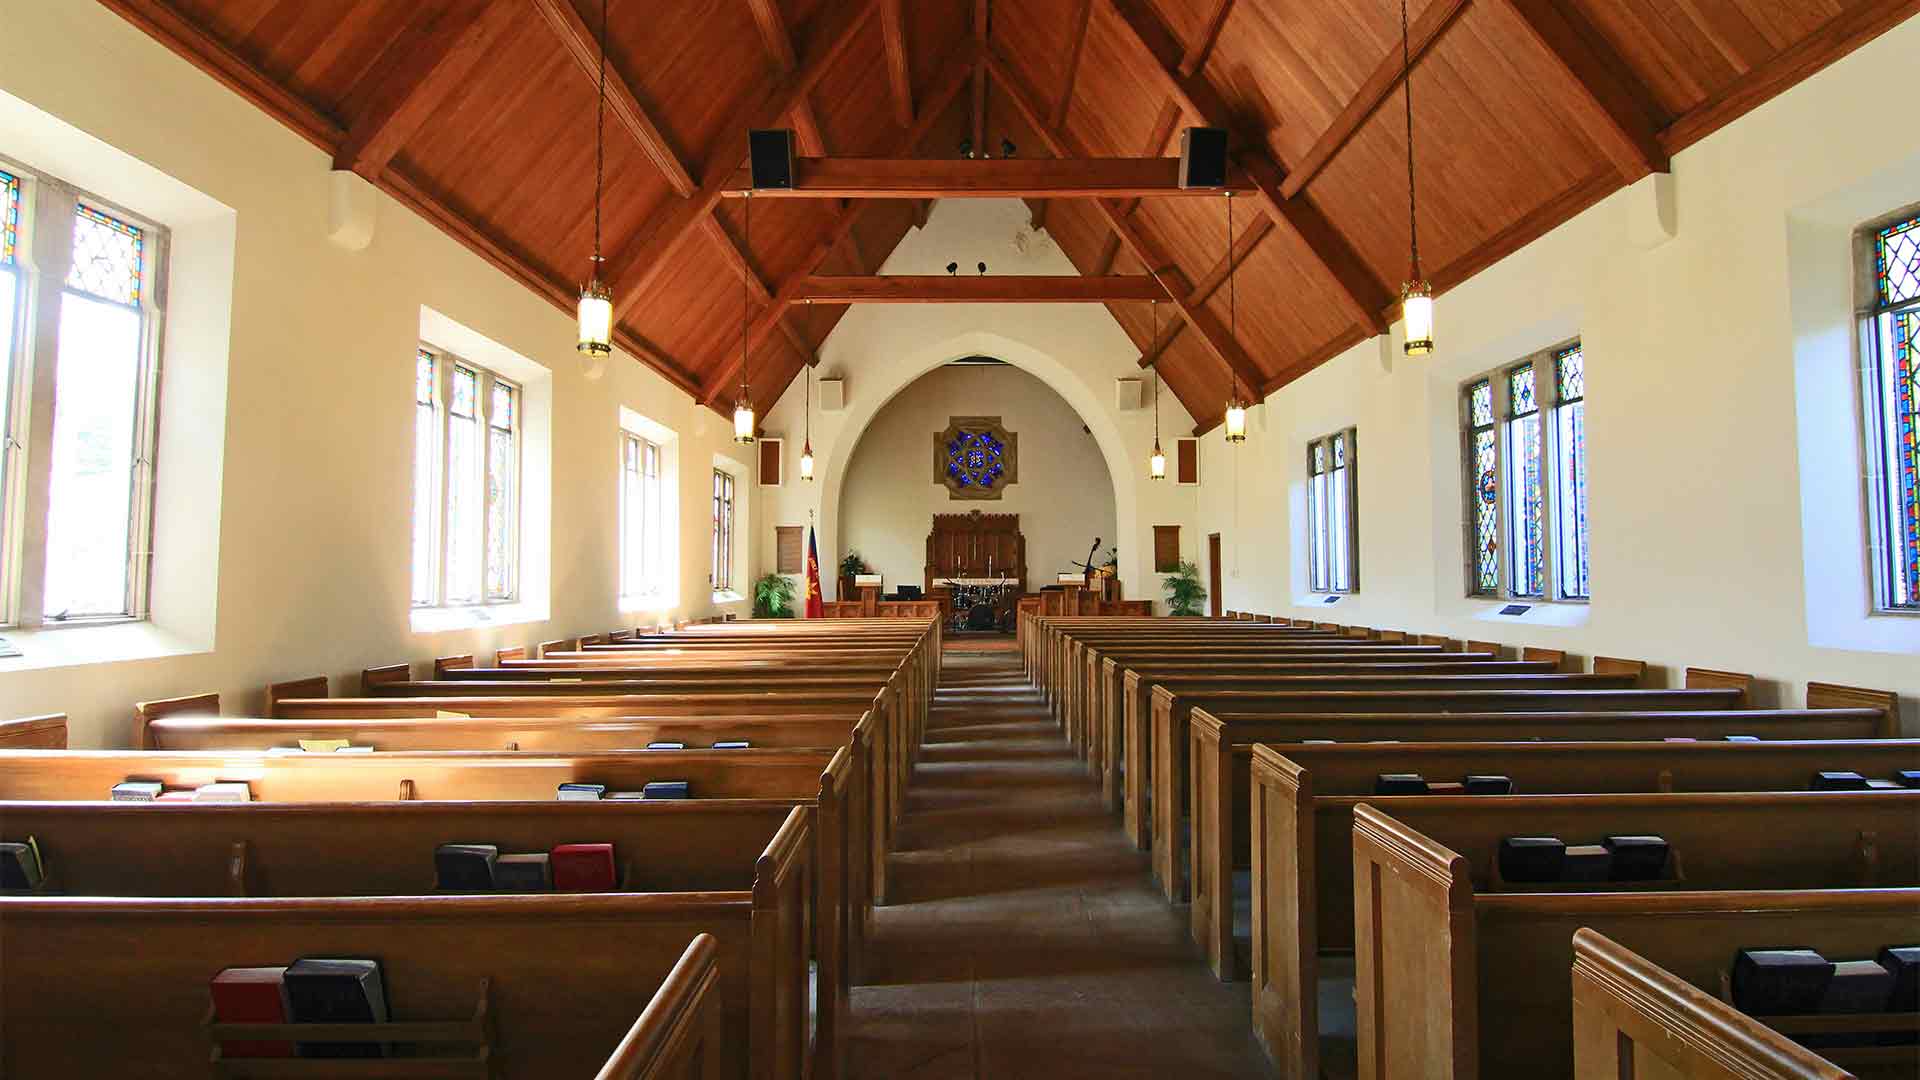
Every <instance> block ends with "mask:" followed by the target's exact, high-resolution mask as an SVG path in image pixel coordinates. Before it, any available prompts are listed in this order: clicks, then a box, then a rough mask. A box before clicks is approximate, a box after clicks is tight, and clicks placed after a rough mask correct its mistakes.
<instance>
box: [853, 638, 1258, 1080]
mask: <svg viewBox="0 0 1920 1080" xmlns="http://www.w3.org/2000/svg"><path fill="white" fill-rule="evenodd" d="M909 792H910V794H909V798H908V802H907V814H906V820H905V822H904V823H903V825H902V827H901V829H900V831H899V834H898V844H897V847H896V850H895V851H894V853H893V855H892V857H891V859H890V866H891V869H892V876H891V878H890V883H891V888H892V891H893V894H894V895H893V903H892V904H891V905H890V906H888V907H884V908H881V909H879V910H878V912H877V913H876V929H875V934H874V938H873V942H872V958H873V959H872V963H871V966H870V970H869V971H867V972H866V979H865V980H864V985H861V986H857V987H855V988H854V990H853V1022H852V1027H851V1035H852V1039H851V1054H850V1065H851V1069H850V1072H851V1075H852V1076H854V1077H858V1078H862V1080H882V1078H886V1080H907V1078H913V1080H936V1078H948V1077H977V1078H993V1080H1003V1078H1021V1077H1034V1078H1037V1080H1068V1078H1072V1077H1096V1076H1097V1077H1182V1078H1190V1077H1230V1076H1231V1077H1262V1076H1270V1075H1272V1069H1271V1068H1270V1067H1269V1066H1268V1065H1267V1063H1266V1059H1265V1056H1264V1055H1263V1054H1262V1053H1261V1051H1260V1048H1259V1046H1258V1044H1256V1043H1255V1042H1254V1039H1253V1034H1252V1020H1251V1013H1250V1006H1249V999H1248V984H1247V983H1245V982H1240V983H1233V984H1223V983H1220V982H1217V981H1215V980H1214V978H1213V976H1212V975H1211V974H1210V973H1209V972H1208V971H1207V970H1206V967H1205V965H1204V964H1203V963H1202V962H1201V961H1200V959H1199V957H1198V955H1197V952H1196V950H1195V947H1194V946H1193V944H1192V942H1191V939H1190V937H1189V935H1188V932H1187V926H1186V912H1185V909H1184V908H1182V909H1179V910H1175V909H1172V908H1169V907H1168V906H1167V904H1166V902H1165V901H1164V900H1162V899H1161V897H1160V895H1159V893H1158V892H1156V891H1155V890H1154V889H1153V887H1152V884H1151V881H1150V878H1149V871H1148V866H1147V856H1146V855H1145V854H1144V853H1139V852H1134V851H1132V850H1130V849H1129V848H1128V846H1127V844H1126V842H1125V840H1124V838H1123V837H1122V835H1121V832H1120V829H1119V827H1118V825H1117V824H1116V823H1115V822H1114V821H1113V820H1112V819H1111V818H1110V817H1109V816H1108V815H1107V814H1106V813H1105V812H1104V811H1103V810H1102V809H1101V806H1100V802H1099V798H1098V789H1097V787H1095V786H1094V784H1093V783H1092V781H1091V779H1090V778H1089V776H1088V775H1087V773H1086V772H1085V770H1084V768H1083V767H1082V765H1081V763H1080V761H1079V760H1078V759H1076V758H1075V756H1074V754H1073V752H1072V750H1071V749H1070V748H1069V747H1068V746H1067V744H1066V741H1065V740H1064V739H1063V738H1062V737H1061V736H1060V733H1059V730H1058V728H1057V727H1056V726H1055V724H1054V723H1053V720H1052V718H1051V716H1050V715H1049V714H1048V711H1047V708H1046V704H1045V702H1043V701H1042V700H1041V698H1040V696H1039V694H1038V693H1037V692H1036V691H1035V690H1034V689H1033V688H1032V687H1030V686H1028V685H1027V683H1026V680H1025V675H1024V672H1023V671H1022V669H1021V665H1020V654H1019V652H1018V651H1017V650H1016V649H1015V648H1014V647H1013V643H1012V641H1011V640H1010V639H997V640H993V641H982V642H978V643H975V642H972V641H964V640H963V641H959V642H951V643H950V644H949V647H948V649H947V654H946V669H945V674H944V677H943V680H942V684H941V686H940V689H939V692H938V694H937V696H936V699H935V702H934V706H933V713H932V717H931V719H930V722H929V730H928V734H927V745H926V747H925V748H924V749H923V751H922V753H921V758H920V763H919V765H918V767H917V768H916V769H915V770H914V775H913V780H912V785H911V787H910V789H909Z"/></svg>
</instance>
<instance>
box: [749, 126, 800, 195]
mask: <svg viewBox="0 0 1920 1080" xmlns="http://www.w3.org/2000/svg"><path fill="white" fill-rule="evenodd" d="M747 163H748V166H749V168H750V170H751V171H752V174H753V186H754V190H756V191H758V190H760V189H763V188H787V189H791V188H792V187H793V132H791V131H786V130H774V131H749V132H747Z"/></svg>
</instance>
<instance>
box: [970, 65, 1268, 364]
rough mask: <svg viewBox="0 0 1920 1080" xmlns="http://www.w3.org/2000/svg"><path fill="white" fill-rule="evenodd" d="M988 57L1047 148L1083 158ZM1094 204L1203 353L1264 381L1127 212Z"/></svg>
mask: <svg viewBox="0 0 1920 1080" xmlns="http://www.w3.org/2000/svg"><path fill="white" fill-rule="evenodd" d="M989 59H990V61H991V63H992V66H993V69H994V72H993V75H994V78H995V79H996V80H997V81H998V82H999V83H1000V87H1001V90H1002V91H1004V92H1005V93H1006V95H1007V97H1008V98H1009V99H1010V100H1011V101H1012V102H1013V105H1014V108H1016V109H1019V110H1020V112H1021V114H1022V115H1023V116H1025V117H1026V118H1027V123H1028V124H1029V125H1031V126H1032V127H1033V129H1034V130H1035V131H1036V132H1038V133H1039V135H1040V137H1041V139H1042V140H1044V141H1045V142H1046V144H1047V149H1048V151H1049V152H1050V153H1052V154H1054V155H1056V156H1058V157H1066V158H1072V157H1083V156H1085V154H1086V147H1085V146H1083V145H1081V144H1080V141H1079V140H1078V139H1077V138H1075V137H1074V136H1073V135H1072V133H1070V132H1067V131H1064V130H1061V129H1057V128H1055V127H1053V126H1052V125H1051V124H1049V123H1047V120H1046V114H1045V112H1044V110H1043V109H1042V108H1041V106H1040V103H1039V100H1038V99H1037V98H1035V97H1034V95H1033V94H1032V93H1031V92H1030V91H1029V90H1028V89H1027V88H1026V86H1025V85H1024V84H1023V83H1022V82H1021V81H1020V79H1019V78H1018V77H1017V76H1015V75H1014V74H1013V72H1012V70H1011V69H1010V68H1009V67H1008V66H1007V65H1006V64H1005V63H1003V62H1001V61H1000V59H999V57H997V56H994V55H993V54H991V53H990V54H989ZM1093 205H1094V206H1096V207H1098V208H1099V210H1100V215H1101V217H1102V218H1104V219H1105V220H1106V223H1107V227H1108V228H1110V229H1112V230H1113V232H1114V234H1115V235H1117V236H1118V237H1120V242H1121V244H1123V245H1124V246H1125V247H1126V248H1127V250H1128V251H1131V252H1132V253H1133V255H1134V257H1135V258H1136V259H1139V260H1140V264H1141V265H1142V266H1145V267H1148V268H1149V269H1152V270H1154V271H1155V272H1156V273H1157V275H1158V276H1159V278H1160V280H1161V281H1162V283H1164V284H1165V286H1166V288H1167V290H1168V291H1169V292H1170V293H1172V296H1171V297H1170V300H1171V302H1172V304H1173V308H1174V310H1175V311H1177V312H1179V313H1180V317H1181V318H1182V319H1185V320H1186V322H1187V324H1188V325H1189V326H1191V327H1193V330H1194V332H1195V333H1197V334H1199V335H1200V340H1201V341H1202V342H1203V343H1205V345H1206V347H1207V351H1208V352H1211V353H1212V354H1213V355H1214V356H1215V357H1216V358H1217V359H1219V361H1220V362H1221V364H1223V365H1224V366H1225V367H1226V368H1227V369H1228V370H1230V371H1231V372H1233V374H1234V375H1235V377H1237V378H1239V379H1240V380H1241V381H1243V382H1245V383H1247V384H1248V385H1250V386H1258V385H1260V384H1261V383H1262V382H1264V381H1266V376H1265V375H1264V374H1262V373H1261V371H1260V368H1259V366H1258V365H1256V364H1255V363H1254V362H1253V360H1252V359H1251V358H1250V357H1248V356H1247V354H1246V352H1245V351H1244V350H1242V349H1241V348H1240V343H1239V342H1238V341H1235V340H1234V339H1233V337H1232V335H1230V334H1228V333H1227V332H1226V331H1225V330H1224V329H1223V328H1222V327H1220V326H1219V325H1218V324H1217V323H1216V322H1215V321H1214V320H1213V319H1212V318H1211V317H1210V316H1208V314H1207V313H1206V312H1205V311H1204V310H1203V309H1201V308H1199V307H1196V306H1195V305H1193V304H1191V303H1189V302H1188V301H1187V295H1188V293H1189V292H1190V291H1191V289H1192V286H1191V285H1189V284H1188V283H1187V281H1186V279H1185V278H1184V277H1183V276H1182V275H1181V273H1180V270H1179V268H1178V267H1177V266H1175V265H1174V263H1173V261H1172V260H1171V259H1168V258H1167V257H1166V256H1165V255H1164V254H1163V253H1162V252H1161V251H1160V250H1159V248H1158V247H1157V246H1156V245H1155V244H1154V243H1153V242H1152V241H1151V240H1149V239H1147V237H1146V235H1145V234H1144V233H1142V232H1141V231H1140V230H1139V229H1138V228H1137V227H1135V225H1134V224H1133V222H1132V221H1130V220H1128V219H1127V216H1126V215H1125V214H1124V213H1122V212H1121V210H1120V208H1119V207H1117V206H1115V205H1114V204H1113V202H1111V201H1110V200H1107V199H1095V200H1093Z"/></svg>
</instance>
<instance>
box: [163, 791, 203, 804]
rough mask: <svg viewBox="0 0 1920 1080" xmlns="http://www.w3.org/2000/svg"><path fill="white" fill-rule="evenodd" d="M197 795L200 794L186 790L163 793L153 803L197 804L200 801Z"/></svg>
mask: <svg viewBox="0 0 1920 1080" xmlns="http://www.w3.org/2000/svg"><path fill="white" fill-rule="evenodd" d="M196 795H198V792H193V791H187V790H186V789H184V788H183V789H181V790H179V791H163V792H161V793H160V794H159V796H158V797H156V798H155V799H154V800H153V801H154V802H197V801H199V800H198V799H197V798H196Z"/></svg>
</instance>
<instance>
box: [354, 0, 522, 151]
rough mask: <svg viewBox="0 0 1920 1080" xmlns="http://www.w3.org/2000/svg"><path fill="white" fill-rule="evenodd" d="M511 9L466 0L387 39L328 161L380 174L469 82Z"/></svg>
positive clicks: (500, 1)
mask: <svg viewBox="0 0 1920 1080" xmlns="http://www.w3.org/2000/svg"><path fill="white" fill-rule="evenodd" d="M514 13H515V7H514V5H513V4H512V3H510V2H508V0H465V2H464V3H459V4H455V5H454V6H452V7H450V8H448V9H447V10H445V11H443V12H441V13H440V14H439V15H438V16H436V17H433V18H431V19H429V20H428V21H427V22H426V23H425V24H424V25H421V26H418V27H413V28H409V30H408V32H406V33H403V34H401V35H400V36H399V37H397V38H395V39H394V40H393V41H392V42H391V43H389V45H388V47H387V48H386V49H384V50H383V51H382V52H381V54H380V58H379V61H378V66H376V67H375V68H374V69H373V70H372V71H370V72H368V73H367V75H366V76H365V79H366V81H367V85H368V86H369V87H370V92H369V93H368V94H367V104H366V107H365V108H364V109H363V110H362V111H361V113H360V117H359V118H358V119H357V120H355V121H354V124H353V127H352V128H351V129H349V130H348V131H347V134H346V138H345V140H344V141H342V142H341V144H340V148H339V150H337V151H336V152H335V153H334V157H333V167H334V168H336V169H350V170H352V171H353V172H356V173H359V174H360V175H361V176H364V177H366V178H367V179H369V180H376V179H378V178H379V177H380V174H381V173H383V172H385V171H386V168H387V165H388V163H390V162H391V161H392V160H393V158H394V155H396V154H398V153H399V152H400V149H401V147H403V146H405V145H406V143H407V140H408V139H411V138H412V137H413V136H414V134H415V133H416V132H418V131H419V130H420V129H421V127H423V126H424V125H425V124H426V122H427V120H428V118H429V117H431V116H432V115H433V114H434V113H435V112H436V111H437V110H438V109H439V108H440V106H442V105H444V104H446V102H447V100H448V99H449V98H450V97H452V96H453V94H454V93H456V92H457V91H459V90H460V89H461V88H462V87H463V86H465V85H467V83H468V79H469V77H470V76H471V75H472V74H473V70H474V68H476V67H478V66H479V64H480V61H481V60H482V59H484V58H485V57H486V55H487V53H488V52H490V51H491V49H492V46H493V45H494V43H495V42H496V41H497V40H498V39H499V36H500V34H501V32H502V31H503V29H504V28H505V27H506V25H507V23H508V22H509V21H511V20H512V18H513V16H514Z"/></svg>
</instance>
